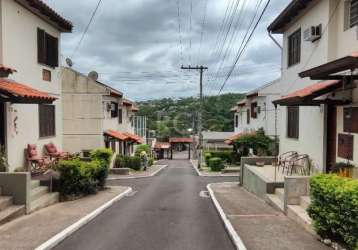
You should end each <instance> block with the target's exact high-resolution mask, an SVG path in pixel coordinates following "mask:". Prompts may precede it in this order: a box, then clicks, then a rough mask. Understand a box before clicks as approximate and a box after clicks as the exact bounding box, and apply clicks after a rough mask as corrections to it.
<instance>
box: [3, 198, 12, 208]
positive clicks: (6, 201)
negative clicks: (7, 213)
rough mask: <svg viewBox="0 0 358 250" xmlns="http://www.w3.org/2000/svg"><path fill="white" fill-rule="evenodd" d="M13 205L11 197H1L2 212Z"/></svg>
mask: <svg viewBox="0 0 358 250" xmlns="http://www.w3.org/2000/svg"><path fill="white" fill-rule="evenodd" d="M11 205H12V197H11V196H0V211H2V210H4V209H6V208H7V207H9V206H11Z"/></svg>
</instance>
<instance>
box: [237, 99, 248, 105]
mask: <svg viewBox="0 0 358 250" xmlns="http://www.w3.org/2000/svg"><path fill="white" fill-rule="evenodd" d="M246 102H247V99H242V100H241V101H239V102H238V103H237V105H238V106H245V105H246Z"/></svg>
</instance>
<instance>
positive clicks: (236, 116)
mask: <svg viewBox="0 0 358 250" xmlns="http://www.w3.org/2000/svg"><path fill="white" fill-rule="evenodd" d="M238 126H239V116H238V115H235V128H237V127H238Z"/></svg>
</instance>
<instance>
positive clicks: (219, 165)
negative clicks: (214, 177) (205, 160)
mask: <svg viewBox="0 0 358 250" xmlns="http://www.w3.org/2000/svg"><path fill="white" fill-rule="evenodd" d="M208 166H209V168H210V169H211V171H215V172H219V171H221V170H223V169H224V164H223V161H222V159H221V158H219V157H213V158H210V159H209V164H208Z"/></svg>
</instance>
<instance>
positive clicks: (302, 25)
mask: <svg viewBox="0 0 358 250" xmlns="http://www.w3.org/2000/svg"><path fill="white" fill-rule="evenodd" d="M357 24H358V0H345V1H343V0H342V1H338V0H295V1H292V2H291V3H290V4H289V5H288V6H287V7H286V8H285V9H284V10H283V11H282V12H281V13H280V14H279V16H278V17H277V18H276V19H275V20H274V21H273V22H272V23H271V24H270V26H269V27H268V31H269V32H270V33H272V34H281V35H282V37H283V43H282V44H283V49H282V76H281V86H282V97H281V98H279V99H277V100H275V101H274V104H275V105H276V107H281V111H282V112H281V119H280V120H279V123H280V130H279V131H280V152H281V153H283V152H287V151H291V150H293V151H298V152H299V153H305V154H308V155H309V157H310V159H311V160H312V165H313V166H314V167H315V169H316V170H318V171H321V172H329V171H330V170H332V167H333V165H334V163H335V162H338V161H347V160H349V161H353V163H355V164H358V150H356V149H357V147H358V145H357V144H358V138H357V135H356V133H358V130H357V129H356V128H357V124H358V123H357V121H358V120H356V118H357V116H358V112H357V110H358V106H357V101H358V99H357V98H358V95H357V94H358V92H357V89H356V81H355V80H357V67H358V53H357V51H358V28H357Z"/></svg>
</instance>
